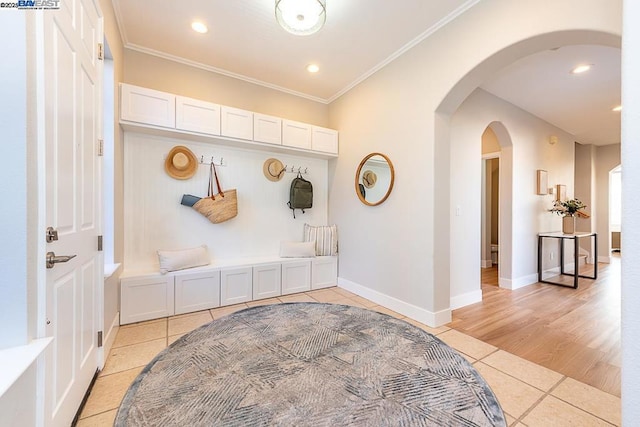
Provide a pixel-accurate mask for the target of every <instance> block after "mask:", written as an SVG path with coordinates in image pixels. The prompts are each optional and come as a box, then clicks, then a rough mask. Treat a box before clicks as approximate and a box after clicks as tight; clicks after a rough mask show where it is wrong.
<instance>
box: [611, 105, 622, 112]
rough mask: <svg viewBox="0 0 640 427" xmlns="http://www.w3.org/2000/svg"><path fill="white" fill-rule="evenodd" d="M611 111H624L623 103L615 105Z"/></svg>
mask: <svg viewBox="0 0 640 427" xmlns="http://www.w3.org/2000/svg"><path fill="white" fill-rule="evenodd" d="M611 111H622V105H618V106H617V107H613V108H612V109H611Z"/></svg>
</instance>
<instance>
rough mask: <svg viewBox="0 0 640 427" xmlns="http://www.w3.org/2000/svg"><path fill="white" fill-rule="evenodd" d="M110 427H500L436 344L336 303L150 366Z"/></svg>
mask: <svg viewBox="0 0 640 427" xmlns="http://www.w3.org/2000/svg"><path fill="white" fill-rule="evenodd" d="M115 425H116V426H270V425H278V426H351V425H355V426H438V427H440V426H506V422H505V418H504V414H503V412H502V409H501V408H500V405H499V404H498V402H497V400H496V397H495V395H494V394H493V392H492V391H491V389H490V388H489V386H488V385H487V384H486V382H485V381H484V380H483V379H482V377H481V376H480V374H479V373H478V372H477V371H476V370H475V368H473V366H471V364H470V363H469V362H467V360H466V359H464V358H463V357H462V356H461V355H460V354H458V353H457V352H456V351H455V350H453V349H452V348H450V347H449V346H448V345H446V344H445V343H443V342H442V341H440V340H439V339H438V338H436V337H435V336H433V335H431V334H429V333H427V332H425V331H423V330H422V329H419V328H417V327H415V326H413V325H410V324H408V323H406V322H404V321H401V320H398V319H395V318H393V317H390V316H387V315H385V314H381V313H377V312H375V311H371V310H366V309H361V308H357V307H350V306H344V305H335V304H322V303H287V304H275V305H267V306H261V307H253V308H248V309H245V310H242V311H239V312H236V313H234V314H231V315H228V316H226V317H223V318H221V319H218V320H214V321H213V322H211V323H209V324H207V325H204V326H202V327H200V328H199V329H196V330H195V331H193V332H191V333H189V334H187V335H185V336H183V337H182V338H180V339H179V340H178V341H176V342H175V343H173V344H172V345H171V346H170V347H168V348H167V349H165V350H164V351H162V352H161V353H160V354H158V356H156V357H155V358H154V359H153V360H152V361H151V362H150V363H149V364H148V365H147V366H146V367H145V368H144V370H143V371H142V372H141V373H140V375H139V376H138V377H137V378H136V379H135V381H134V382H133V384H132V385H131V387H130V388H129V390H128V391H127V393H126V395H125V397H124V399H123V401H122V403H121V405H120V408H119V410H118V414H117V416H116V421H115Z"/></svg>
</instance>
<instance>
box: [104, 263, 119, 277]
mask: <svg viewBox="0 0 640 427" xmlns="http://www.w3.org/2000/svg"><path fill="white" fill-rule="evenodd" d="M118 268H120V263H115V264H105V265H104V280H107V279H109V278H110V277H111V276H113V274H114V273H115V272H116V271H117V270H118Z"/></svg>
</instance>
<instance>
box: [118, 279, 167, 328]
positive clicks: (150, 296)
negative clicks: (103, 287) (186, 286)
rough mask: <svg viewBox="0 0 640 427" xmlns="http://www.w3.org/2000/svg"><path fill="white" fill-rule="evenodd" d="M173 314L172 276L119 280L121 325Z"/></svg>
mask: <svg viewBox="0 0 640 427" xmlns="http://www.w3.org/2000/svg"><path fill="white" fill-rule="evenodd" d="M173 314H174V304H173V276H158V277H146V278H140V277H131V278H125V279H122V280H121V294H120V324H121V325H125V324H127V323H134V322H142V321H143V320H150V319H157V318H159V317H167V316H172V315H173Z"/></svg>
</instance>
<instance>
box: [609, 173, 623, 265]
mask: <svg viewBox="0 0 640 427" xmlns="http://www.w3.org/2000/svg"><path fill="white" fill-rule="evenodd" d="M621 224H622V166H618V167H616V168H614V169H612V170H611V171H610V172H609V233H608V234H609V253H610V254H611V256H615V255H620V248H621V244H620V239H621V236H622V229H621Z"/></svg>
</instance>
